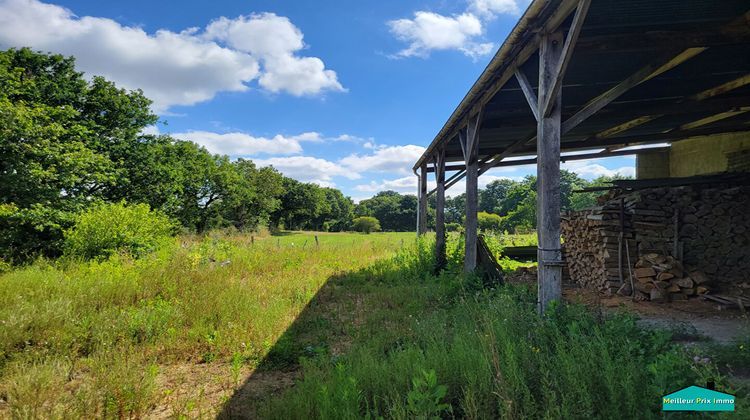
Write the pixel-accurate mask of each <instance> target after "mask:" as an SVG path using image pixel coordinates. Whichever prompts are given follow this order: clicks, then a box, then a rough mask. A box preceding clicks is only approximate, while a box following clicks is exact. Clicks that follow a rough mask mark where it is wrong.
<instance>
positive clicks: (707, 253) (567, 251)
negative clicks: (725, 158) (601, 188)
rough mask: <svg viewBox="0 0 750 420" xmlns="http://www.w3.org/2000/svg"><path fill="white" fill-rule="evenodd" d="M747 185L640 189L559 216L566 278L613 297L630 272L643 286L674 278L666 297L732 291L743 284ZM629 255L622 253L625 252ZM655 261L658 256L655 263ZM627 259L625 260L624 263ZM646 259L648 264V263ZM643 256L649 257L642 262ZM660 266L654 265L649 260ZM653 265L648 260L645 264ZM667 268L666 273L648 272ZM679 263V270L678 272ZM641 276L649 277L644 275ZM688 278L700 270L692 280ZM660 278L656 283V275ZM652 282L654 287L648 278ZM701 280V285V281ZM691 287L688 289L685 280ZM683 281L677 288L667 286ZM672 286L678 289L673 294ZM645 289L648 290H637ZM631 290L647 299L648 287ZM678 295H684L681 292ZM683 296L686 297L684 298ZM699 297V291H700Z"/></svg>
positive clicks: (747, 260) (749, 203)
mask: <svg viewBox="0 0 750 420" xmlns="http://www.w3.org/2000/svg"><path fill="white" fill-rule="evenodd" d="M748 209H750V187H747V186H726V185H723V186H706V185H691V186H680V187H671V188H670V187H657V188H647V189H641V190H636V191H631V192H623V191H621V190H614V191H611V192H610V193H609V194H608V195H606V196H604V197H603V198H602V199H601V200H600V202H599V205H598V206H597V207H594V208H591V209H587V210H582V211H577V212H569V213H566V214H564V215H563V217H562V225H561V231H562V235H563V240H564V255H565V258H566V261H567V265H568V268H569V270H570V276H571V280H572V281H575V282H577V283H579V284H581V285H583V286H586V287H589V288H593V289H597V290H599V291H602V292H604V293H606V294H612V293H615V292H617V291H619V290H621V289H622V288H623V287H625V286H626V283H627V286H628V287H629V283H630V274H629V272H630V271H632V270H640V271H639V273H640V274H641V276H635V277H636V278H639V279H646V281H645V282H638V283H643V284H651V285H652V286H655V285H656V284H655V283H654V281H656V282H664V281H666V279H664V277H665V276H668V274H662V273H663V272H667V273H670V274H674V277H672V278H670V279H669V281H666V283H669V284H668V285H666V284H664V283H658V285H659V286H664V287H663V288H664V289H665V290H666V289H669V290H666V292H665V293H666V294H664V293H661V296H659V294H660V292H659V291H660V289H657V292H655V293H654V297H655V298H656V299H655V300H659V299H663V300H666V299H669V298H670V297H671V298H675V299H680V298H681V297H680V296H676V295H675V296H672V294H677V293H679V294H681V295H685V296H693V295H697V294H699V293H698V288H699V287H701V289H700V290H701V291H704V290H703V288H706V289H708V287H707V286H704V284H711V285H712V286H713V287H715V288H717V289H727V288H732V287H733V285H737V284H740V283H743V282H746V281H748V280H750V277H749V276H750V274H749V273H750V217H749V216H748V214H749V212H748ZM628 251H629V253H628ZM657 256H658V257H657ZM628 257H629V258H630V261H628ZM647 257H648V258H647ZM649 258H650V259H649ZM662 258H664V259H665V260H664V261H662V262H659V263H655V262H654V261H655V260H661V259H662ZM652 260H654V261H652ZM667 261H668V262H669V264H672V265H679V266H680V267H681V268H682V273H681V274H682V275H681V276H678V275H676V274H677V273H672V272H671V271H670V270H672V269H673V268H670V269H667V270H663V271H661V272H656V273H655V275H654V276H650V275H644V274H650V273H651V271H650V270H651V269H653V270H655V271H656V268H654V267H660V266H659V264H662V263H664V262H667ZM683 264H684V266H683ZM647 271H648V273H646V272H647ZM692 272H699V273H700V275H699V277H700V280H701V282H700V283H698V282H696V279H695V278H693V276H692V274H691V273H692ZM659 274H662V279H658V278H657V277H658V275H659ZM649 277H654V281H651V280H650V279H648V278H649ZM703 277H705V278H706V281H702V280H703ZM686 278H687V279H689V280H691V281H692V282H693V283H695V284H693V285H692V286H690V287H688V286H689V285H688V284H689V283H690V281H688V280H686ZM673 279H676V280H674V283H677V282H678V281H682V285H680V284H677V285H676V286H675V285H673V284H672V283H673V281H672V280H673ZM676 288H678V289H679V290H676ZM641 289H648V290H641ZM641 289H639V288H638V287H636V290H637V291H638V292H639V293H643V294H647V295H648V298H649V299H651V294H652V293H651V291H652V290H653V289H652V288H651V286H641ZM683 289H685V290H684V291H683ZM683 292H686V293H683ZM704 292H705V291H704Z"/></svg>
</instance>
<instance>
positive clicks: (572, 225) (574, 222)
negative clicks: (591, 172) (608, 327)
mask: <svg viewBox="0 0 750 420" xmlns="http://www.w3.org/2000/svg"><path fill="white" fill-rule="evenodd" d="M619 207H620V203H619V202H618V201H613V202H608V203H604V204H603V205H602V206H599V207H595V208H592V209H587V210H583V211H579V212H572V213H567V214H565V215H563V216H562V223H561V233H562V236H563V238H564V240H565V243H564V246H563V250H564V251H563V253H564V255H565V260H566V262H567V267H568V270H569V273H570V278H571V280H572V281H575V282H577V283H579V284H581V285H583V286H585V287H588V288H591V289H595V290H599V291H600V292H603V293H606V294H612V293H615V292H616V291H617V290H619V289H620V287H622V285H623V278H624V274H625V272H626V271H627V266H628V259H627V256H628V254H627V252H626V251H627V250H629V251H630V261H631V263H634V262H635V261H636V259H637V254H636V244H635V242H634V241H633V234H632V232H630V229H629V228H630V221H628V220H624V221H623V223H622V226H621V223H620V208H619ZM621 227H622V228H624V229H621ZM621 230H622V231H623V235H622V237H620V231H621ZM626 242H627V245H626ZM620 255H622V261H621V260H620ZM621 268H622V273H623V275H622V276H621V274H620V273H621V270H620V269H621Z"/></svg>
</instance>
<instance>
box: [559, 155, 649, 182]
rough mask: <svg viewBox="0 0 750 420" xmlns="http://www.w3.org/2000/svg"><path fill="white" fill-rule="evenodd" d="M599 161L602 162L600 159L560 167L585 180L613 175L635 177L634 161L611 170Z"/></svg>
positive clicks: (573, 162)
mask: <svg viewBox="0 0 750 420" xmlns="http://www.w3.org/2000/svg"><path fill="white" fill-rule="evenodd" d="M631 159H633V158H631ZM601 161H602V160H601V159H591V160H580V161H572V162H565V163H562V164H561V165H560V167H561V168H562V169H567V170H569V171H572V172H575V173H577V174H578V175H579V176H581V177H582V178H585V179H594V178H598V177H600V176H615V175H620V176H629V177H635V160H634V159H633V164H632V165H630V166H621V167H619V168H611V169H610V168H607V167H606V166H604V165H602V164H601V163H598V162H601Z"/></svg>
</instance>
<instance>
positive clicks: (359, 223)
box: [352, 216, 380, 233]
mask: <svg viewBox="0 0 750 420" xmlns="http://www.w3.org/2000/svg"><path fill="white" fill-rule="evenodd" d="M352 227H353V228H354V230H356V231H357V232H364V233H370V232H377V231H379V230H380V222H379V221H378V219H376V218H374V217H370V216H362V217H357V218H356V219H354V220H352Z"/></svg>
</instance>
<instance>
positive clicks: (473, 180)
mask: <svg viewBox="0 0 750 420" xmlns="http://www.w3.org/2000/svg"><path fill="white" fill-rule="evenodd" d="M481 120H482V113H481V112H479V113H477V115H476V117H470V118H469V122H468V124H467V127H466V129H465V130H459V136H458V140H459V143H461V150H462V151H463V155H464V163H465V165H466V223H465V231H466V232H465V235H466V240H465V244H466V248H465V252H464V271H465V272H467V273H468V272H472V271H474V269H475V268H476V266H477V227H478V225H477V208H478V207H479V194H478V191H477V182H478V177H479V161H478V159H477V157H478V151H479V126H480V125H481Z"/></svg>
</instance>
